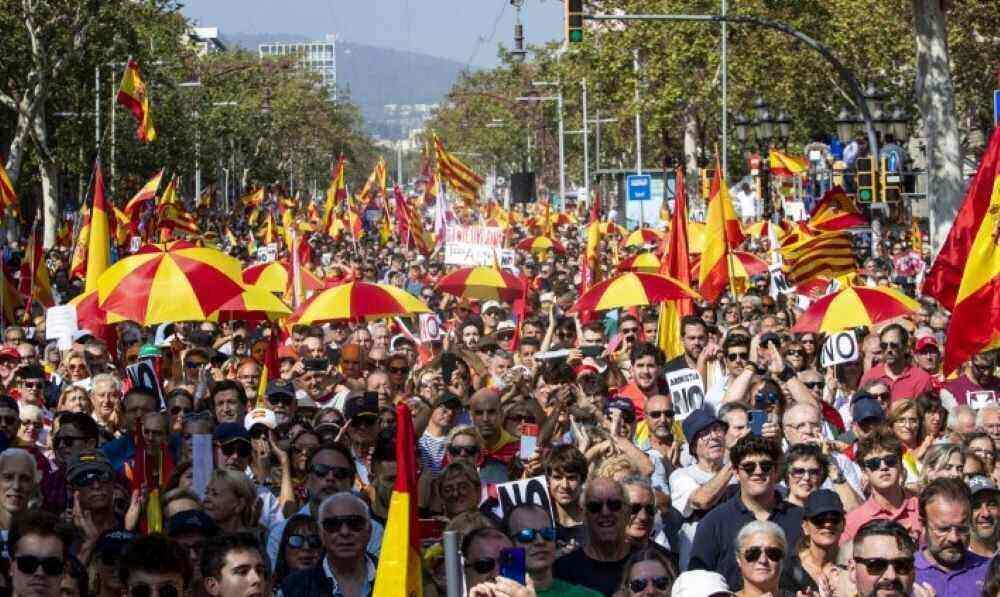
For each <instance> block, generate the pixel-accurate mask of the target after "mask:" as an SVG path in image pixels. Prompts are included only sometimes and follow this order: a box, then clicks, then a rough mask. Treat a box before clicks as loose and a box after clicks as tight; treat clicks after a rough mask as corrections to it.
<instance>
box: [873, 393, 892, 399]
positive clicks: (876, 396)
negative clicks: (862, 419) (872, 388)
mask: <svg viewBox="0 0 1000 597" xmlns="http://www.w3.org/2000/svg"><path fill="white" fill-rule="evenodd" d="M871 397H872V398H874V399H875V400H889V392H878V393H872V394H871Z"/></svg>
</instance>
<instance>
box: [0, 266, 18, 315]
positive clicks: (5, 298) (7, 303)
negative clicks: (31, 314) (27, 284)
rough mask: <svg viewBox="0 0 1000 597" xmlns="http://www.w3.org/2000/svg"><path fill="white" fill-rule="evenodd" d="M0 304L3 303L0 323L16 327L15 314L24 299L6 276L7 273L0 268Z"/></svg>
mask: <svg viewBox="0 0 1000 597" xmlns="http://www.w3.org/2000/svg"><path fill="white" fill-rule="evenodd" d="M0 296H2V298H0V302H2V303H3V310H2V311H0V321H2V322H3V323H5V324H6V325H16V324H17V323H19V322H18V321H15V318H14V314H15V312H16V311H17V310H18V309H20V308H21V307H22V306H24V297H23V296H21V293H20V292H18V291H17V285H16V284H15V283H14V281H13V280H11V279H10V277H9V276H8V275H7V272H5V271H3V268H0Z"/></svg>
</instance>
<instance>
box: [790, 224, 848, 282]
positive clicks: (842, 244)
mask: <svg viewBox="0 0 1000 597" xmlns="http://www.w3.org/2000/svg"><path fill="white" fill-rule="evenodd" d="M781 258H782V261H783V262H784V264H785V270H786V274H785V275H786V277H787V278H788V282H789V283H790V284H793V285H798V284H801V283H803V282H805V281H807V280H810V279H812V278H815V277H816V276H826V277H828V278H835V277H837V276H841V275H844V274H848V273H851V272H854V271H857V263H856V262H855V260H854V244H853V241H852V240H851V234H850V233H849V232H847V231H846V230H837V231H834V232H824V233H823V234H820V235H817V236H813V237H808V238H804V239H802V240H800V241H798V242H796V243H793V244H789V245H787V246H785V247H782V248H781Z"/></svg>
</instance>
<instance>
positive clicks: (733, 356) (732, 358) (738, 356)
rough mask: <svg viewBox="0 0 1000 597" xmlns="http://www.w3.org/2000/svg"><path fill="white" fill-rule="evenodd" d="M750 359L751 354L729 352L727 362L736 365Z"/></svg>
mask: <svg viewBox="0 0 1000 597" xmlns="http://www.w3.org/2000/svg"><path fill="white" fill-rule="evenodd" d="M748 358H750V353H749V352H727V353H726V360H727V361H729V362H730V363H735V362H736V361H745V360H747V359H748Z"/></svg>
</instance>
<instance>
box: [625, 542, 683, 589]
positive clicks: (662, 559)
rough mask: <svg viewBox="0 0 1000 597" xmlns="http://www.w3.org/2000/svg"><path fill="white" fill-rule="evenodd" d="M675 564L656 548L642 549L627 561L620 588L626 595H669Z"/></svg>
mask: <svg viewBox="0 0 1000 597" xmlns="http://www.w3.org/2000/svg"><path fill="white" fill-rule="evenodd" d="M673 569H674V567H673V564H672V563H671V562H670V560H668V559H667V557H666V556H664V555H663V553H662V552H661V551H659V550H656V549H651V548H650V549H641V550H639V551H636V552H634V553H633V554H632V556H631V557H630V558H629V559H628V562H626V563H625V575H624V578H622V586H621V589H620V590H619V593H620V594H621V595H624V596H625V597H633V596H635V597H639V596H641V597H669V595H670V588H671V586H672V585H673V583H674V578H675V576H674V574H673V572H671V571H672V570H673Z"/></svg>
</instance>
